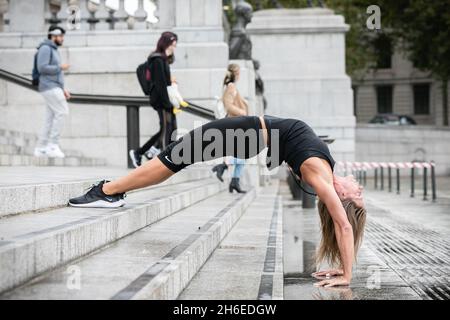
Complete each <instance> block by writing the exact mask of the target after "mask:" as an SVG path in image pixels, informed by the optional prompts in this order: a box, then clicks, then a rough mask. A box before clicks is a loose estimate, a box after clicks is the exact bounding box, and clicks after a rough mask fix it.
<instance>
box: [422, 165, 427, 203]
mask: <svg viewBox="0 0 450 320" xmlns="http://www.w3.org/2000/svg"><path fill="white" fill-rule="evenodd" d="M427 172H428V170H427V168H426V167H424V168H423V200H424V201H426V200H428V185H427V183H428V177H427Z"/></svg>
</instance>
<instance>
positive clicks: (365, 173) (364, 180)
mask: <svg viewBox="0 0 450 320" xmlns="http://www.w3.org/2000/svg"><path fill="white" fill-rule="evenodd" d="M363 185H364V187H365V186H366V185H367V170H365V169H364V171H363Z"/></svg>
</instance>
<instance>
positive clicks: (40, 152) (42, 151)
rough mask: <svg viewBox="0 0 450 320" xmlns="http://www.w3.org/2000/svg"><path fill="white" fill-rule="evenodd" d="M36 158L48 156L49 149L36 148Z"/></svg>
mask: <svg viewBox="0 0 450 320" xmlns="http://www.w3.org/2000/svg"><path fill="white" fill-rule="evenodd" d="M34 156H35V157H45V156H47V148H45V147H36V148H34Z"/></svg>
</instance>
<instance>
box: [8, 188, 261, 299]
mask: <svg viewBox="0 0 450 320" xmlns="http://www.w3.org/2000/svg"><path fill="white" fill-rule="evenodd" d="M195 193H197V192H195ZM254 198H255V189H251V190H249V192H247V193H245V194H236V193H234V194H230V193H229V192H228V191H224V192H221V193H218V194H216V195H214V196H212V197H209V198H208V199H206V200H203V201H201V202H197V203H196V204H194V205H192V206H189V207H186V208H184V209H183V210H181V211H179V212H178V213H177V214H174V215H172V216H170V217H168V218H166V219H164V220H161V221H159V222H157V223H154V224H152V225H150V226H148V227H146V228H144V229H142V230H139V231H138V232H136V233H134V234H132V235H130V236H128V237H126V238H124V239H121V240H119V241H116V242H114V243H112V244H111V245H110V246H108V247H106V248H104V249H103V250H100V251H98V252H96V253H95V254H93V255H90V256H87V257H83V258H82V259H79V260H76V261H73V262H71V263H70V264H67V265H64V266H62V267H61V268H58V269H56V270H54V271H52V272H49V273H47V274H45V275H42V276H41V277H38V278H36V279H34V280H33V281H31V282H29V283H27V284H25V285H24V286H21V287H19V288H16V289H15V290H12V291H9V292H6V293H4V294H3V295H2V296H0V299H124V300H128V299H175V298H176V297H177V296H178V295H179V293H180V292H181V291H182V290H183V289H184V288H185V287H186V286H187V285H188V283H189V281H190V280H191V279H192V277H194V275H195V274H196V273H197V271H198V270H199V269H200V268H201V266H202V265H203V264H204V263H205V261H206V260H207V259H208V257H209V256H210V255H211V253H212V252H213V251H214V250H215V249H216V247H217V246H218V245H219V243H220V242H221V241H222V239H223V238H224V237H225V236H226V235H227V233H228V232H229V231H230V230H231V229H232V228H233V226H234V225H235V223H236V222H237V221H238V220H239V219H240V217H241V216H242V214H243V213H244V211H245V210H246V208H247V207H248V206H249V205H250V203H251V202H252V201H253V199H254ZM1 261H3V260H1ZM1 278H5V276H4V275H3V272H2V277H1Z"/></svg>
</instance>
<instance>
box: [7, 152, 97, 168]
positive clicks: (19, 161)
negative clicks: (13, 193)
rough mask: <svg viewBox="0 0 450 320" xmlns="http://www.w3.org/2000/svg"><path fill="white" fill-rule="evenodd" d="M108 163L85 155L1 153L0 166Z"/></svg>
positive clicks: (95, 164)
mask: <svg viewBox="0 0 450 320" xmlns="http://www.w3.org/2000/svg"><path fill="white" fill-rule="evenodd" d="M104 165H106V160H105V159H99V158H85V157H65V158H47V157H39V158H37V157H34V156H31V155H23V154H15V155H11V154H0V166H59V167H62V166H64V167H80V166H87V167H90V166H92V167H95V166H104Z"/></svg>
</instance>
